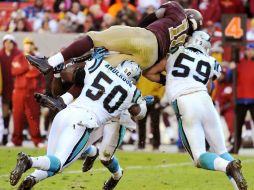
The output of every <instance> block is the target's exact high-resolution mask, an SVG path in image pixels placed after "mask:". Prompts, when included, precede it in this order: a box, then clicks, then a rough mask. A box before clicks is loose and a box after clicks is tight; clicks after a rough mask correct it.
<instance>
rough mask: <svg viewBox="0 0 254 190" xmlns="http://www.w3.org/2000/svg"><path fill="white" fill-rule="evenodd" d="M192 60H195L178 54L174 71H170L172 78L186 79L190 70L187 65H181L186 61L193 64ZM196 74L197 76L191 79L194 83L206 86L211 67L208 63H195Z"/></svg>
mask: <svg viewBox="0 0 254 190" xmlns="http://www.w3.org/2000/svg"><path fill="white" fill-rule="evenodd" d="M194 60H195V58H193V57H190V56H188V55H186V54H184V53H180V54H179V56H178V57H177V59H176V61H175V64H174V68H175V69H174V70H173V71H172V75H173V76H174V77H184V78H185V77H188V76H189V74H190V68H189V67H188V66H187V65H183V64H182V62H183V61H188V62H191V64H194ZM196 72H197V75H193V78H194V79H195V80H196V81H199V82H202V83H203V84H206V83H207V82H208V80H209V76H210V73H211V65H210V64H209V63H208V62H205V61H202V60H200V61H198V63H197V67H196Z"/></svg>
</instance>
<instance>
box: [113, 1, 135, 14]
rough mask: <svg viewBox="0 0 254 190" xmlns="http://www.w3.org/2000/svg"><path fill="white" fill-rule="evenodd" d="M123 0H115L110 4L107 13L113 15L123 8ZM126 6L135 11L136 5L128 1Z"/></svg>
mask: <svg viewBox="0 0 254 190" xmlns="http://www.w3.org/2000/svg"><path fill="white" fill-rule="evenodd" d="M123 1H125V0H116V3H114V4H113V5H111V6H110V7H109V9H108V13H109V14H110V15H111V16H112V17H115V16H116V14H117V13H118V12H119V11H120V10H121V9H122V8H123V3H122V2H123ZM128 8H129V9H131V10H133V11H136V7H135V6H133V5H132V4H131V3H128Z"/></svg>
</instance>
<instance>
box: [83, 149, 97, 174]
mask: <svg viewBox="0 0 254 190" xmlns="http://www.w3.org/2000/svg"><path fill="white" fill-rule="evenodd" d="M96 151H97V152H96V155H95V156H93V157H88V156H87V157H86V158H85V161H84V162H83V167H82V171H83V172H87V171H89V170H90V169H91V168H92V167H93V164H94V162H95V160H96V158H97V157H98V156H99V150H98V148H97V149H96Z"/></svg>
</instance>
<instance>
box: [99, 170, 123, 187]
mask: <svg viewBox="0 0 254 190" xmlns="http://www.w3.org/2000/svg"><path fill="white" fill-rule="evenodd" d="M122 174H123V171H122ZM122 177H123V175H122V176H121V177H120V179H118V180H116V179H114V178H113V177H112V176H111V177H110V178H109V180H108V181H106V182H105V183H104V186H103V188H102V189H103V190H112V189H114V188H115V187H116V185H117V184H118V182H119V181H120V180H121V178H122Z"/></svg>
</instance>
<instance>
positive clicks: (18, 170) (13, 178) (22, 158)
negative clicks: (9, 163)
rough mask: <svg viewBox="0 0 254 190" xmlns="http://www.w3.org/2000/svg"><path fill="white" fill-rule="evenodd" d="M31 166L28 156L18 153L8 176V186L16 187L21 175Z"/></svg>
mask: <svg viewBox="0 0 254 190" xmlns="http://www.w3.org/2000/svg"><path fill="white" fill-rule="evenodd" d="M31 166H32V161H31V159H30V157H29V156H28V155H26V154H25V153H23V152H20V153H18V156H17V164H16V167H15V169H14V170H12V172H11V175H10V184H11V185H12V186H14V185H16V184H17V183H18V181H19V179H20V178H21V176H22V174H23V173H25V172H26V171H27V170H28V169H29V168H31Z"/></svg>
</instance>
